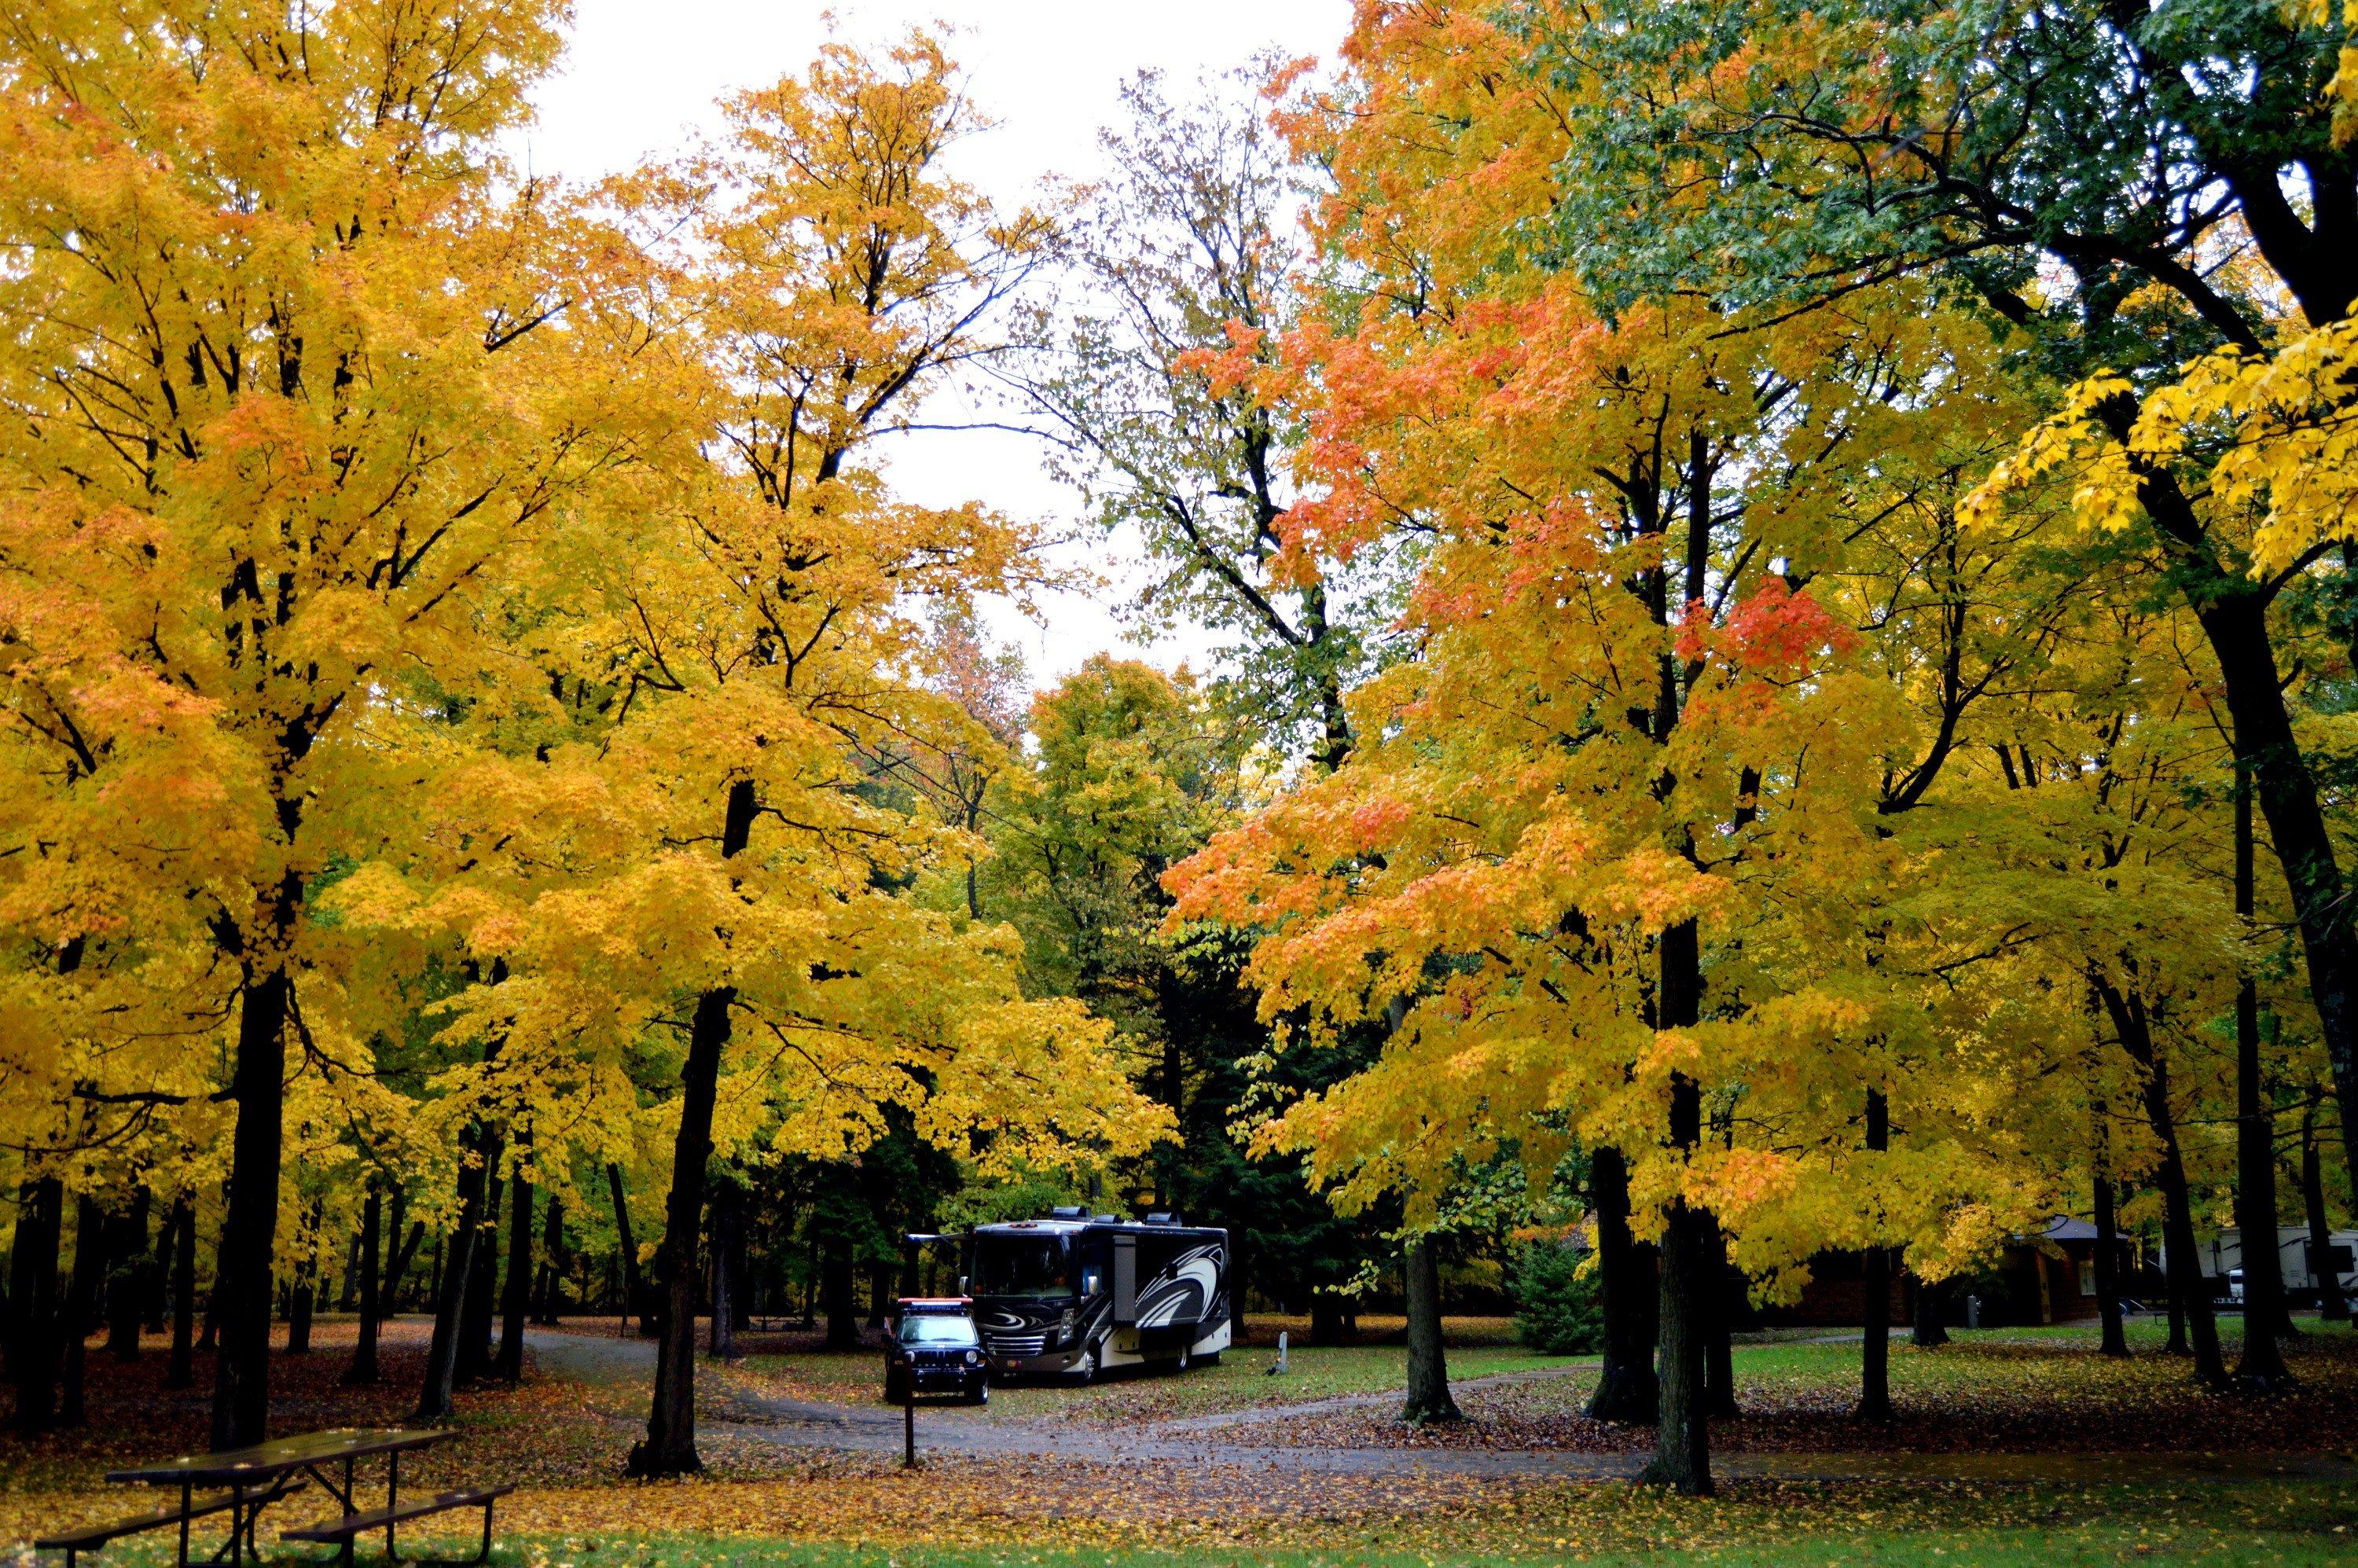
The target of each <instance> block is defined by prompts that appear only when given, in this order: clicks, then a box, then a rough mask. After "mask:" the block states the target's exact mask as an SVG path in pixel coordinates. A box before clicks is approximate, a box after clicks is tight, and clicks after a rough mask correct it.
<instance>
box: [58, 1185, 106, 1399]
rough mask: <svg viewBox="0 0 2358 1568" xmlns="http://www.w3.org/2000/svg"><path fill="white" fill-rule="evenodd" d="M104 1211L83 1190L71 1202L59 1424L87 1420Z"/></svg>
mask: <svg viewBox="0 0 2358 1568" xmlns="http://www.w3.org/2000/svg"><path fill="white" fill-rule="evenodd" d="M109 1228H110V1227H109V1226H108V1224H107V1218H106V1211H105V1210H104V1209H103V1208H101V1207H99V1206H98V1200H97V1199H96V1198H93V1197H92V1196H91V1195H89V1194H87V1193H85V1194H83V1195H81V1196H80V1197H79V1198H77V1199H76V1200H75V1203H74V1261H73V1278H72V1281H71V1282H70V1284H69V1285H68V1286H67V1288H66V1311H65V1322H64V1339H65V1376H64V1379H63V1381H62V1386H61V1391H60V1396H59V1401H58V1424H59V1426H81V1425H84V1424H85V1423H87V1422H89V1420H90V1411H89V1406H88V1404H87V1402H86V1400H85V1379H84V1373H85V1371H86V1370H87V1368H88V1366H89V1359H90V1355H89V1352H90V1331H91V1330H92V1328H94V1327H96V1326H97V1325H98V1286H99V1281H102V1280H103V1279H105V1278H106V1264H107V1257H106V1239H107V1238H106V1233H107V1231H108V1229H109Z"/></svg>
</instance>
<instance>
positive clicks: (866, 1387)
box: [738, 1345, 1570, 1423]
mask: <svg viewBox="0 0 2358 1568" xmlns="http://www.w3.org/2000/svg"><path fill="white" fill-rule="evenodd" d="M1276 1359H1277V1353H1276V1352H1275V1351H1273V1350H1261V1349H1243V1350H1231V1351H1229V1352H1228V1353H1227V1354H1226V1355H1224V1356H1223V1357H1221V1358H1220V1362H1219V1364H1218V1365H1217V1366H1215V1367H1198V1368H1194V1369H1193V1370H1191V1371H1188V1372H1186V1373H1184V1374H1180V1373H1174V1372H1166V1371H1161V1370H1153V1371H1141V1372H1131V1371H1129V1370H1127V1369H1122V1370H1117V1371H1116V1372H1113V1373H1111V1374H1109V1375H1108V1376H1107V1377H1105V1378H1104V1379H1101V1380H1100V1381H1098V1383H1096V1384H1094V1385H1091V1386H1090V1387H1087V1388H1076V1387H1073V1386H1070V1385H1066V1384H1057V1383H1011V1384H1004V1385H1000V1386H997V1387H995V1388H993V1390H991V1396H990V1408H991V1410H992V1411H993V1412H995V1413H997V1414H1001V1415H1009V1416H1018V1417H1022V1418H1025V1419H1043V1418H1045V1419H1050V1420H1068V1421H1082V1422H1108V1423H1112V1422H1120V1423H1129V1422H1139V1421H1167V1420H1173V1419H1179V1418H1184V1417H1190V1416H1205V1415H1218V1414H1225V1413H1228V1412H1230V1411H1241V1410H1249V1409H1253V1408H1255V1407H1258V1406H1263V1405H1279V1404H1298V1403H1303V1402H1304V1401H1307V1400H1324V1399H1331V1398H1334V1397H1336V1396H1337V1395H1344V1394H1379V1393H1386V1392H1389V1391H1390V1390H1395V1389H1400V1388H1402V1387H1404V1386H1405V1384H1406V1378H1407V1370H1406V1369H1407V1352H1406V1351H1405V1350H1403V1349H1401V1347H1400V1346H1390V1345H1348V1346H1321V1347H1317V1348H1306V1347H1305V1348H1303V1349H1299V1350H1293V1351H1292V1352H1290V1353H1289V1355H1288V1357H1287V1366H1288V1370H1287V1372H1286V1374H1285V1375H1284V1376H1283V1377H1271V1376H1269V1375H1268V1372H1269V1368H1270V1365H1271V1363H1272V1362H1274V1361H1275V1360H1276ZM1569 1364H1570V1363H1568V1362H1566V1361H1565V1360H1564V1359H1563V1358H1562V1357H1548V1356H1541V1354H1539V1353H1538V1352H1537V1351H1534V1350H1531V1349H1527V1348H1525V1347H1524V1346H1520V1345H1481V1346H1465V1347H1459V1348H1454V1349H1452V1350H1451V1351H1450V1353H1449V1372H1450V1376H1451V1377H1452V1378H1453V1379H1471V1378H1482V1377H1487V1376H1489V1375H1491V1374H1493V1373H1498V1372H1527V1371H1531V1370H1533V1369H1535V1368H1548V1367H1563V1366H1566V1365H1569ZM738 1372H739V1374H740V1375H741V1376H743V1377H744V1378H745V1379H746V1381H747V1382H748V1383H749V1384H751V1385H752V1387H753V1388H754V1389H755V1390H759V1391H766V1392H770V1393H773V1394H778V1395H782V1396H784V1397H788V1398H798V1399H815V1398H822V1399H833V1400H866V1399H881V1398H882V1388H883V1372H882V1360H881V1358H880V1357H878V1355H877V1353H876V1352H874V1351H856V1352H855V1351H842V1352H836V1353H832V1354H829V1353H817V1354H806V1355H798V1356H755V1357H748V1358H747V1359H746V1361H745V1362H744V1364H743V1366H742V1367H741V1368H738Z"/></svg>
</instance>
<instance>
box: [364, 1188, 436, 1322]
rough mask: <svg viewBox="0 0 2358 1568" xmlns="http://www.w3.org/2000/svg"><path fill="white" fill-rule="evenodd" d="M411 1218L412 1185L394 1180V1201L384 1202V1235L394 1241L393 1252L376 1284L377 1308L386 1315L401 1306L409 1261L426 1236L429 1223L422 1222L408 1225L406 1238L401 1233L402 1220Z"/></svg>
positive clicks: (397, 1310)
mask: <svg viewBox="0 0 2358 1568" xmlns="http://www.w3.org/2000/svg"><path fill="white" fill-rule="evenodd" d="M408 1218H409V1189H408V1188H406V1187H405V1186H402V1185H400V1184H397V1183H396V1184H395V1186H394V1189H393V1201H392V1202H391V1203H389V1204H387V1205H386V1206H385V1215H384V1238H385V1239H386V1240H387V1241H389V1242H391V1243H392V1255H391V1256H390V1257H388V1258H387V1259H386V1260H385V1264H384V1283H383V1284H381V1285H379V1286H378V1287H377V1291H376V1301H377V1310H378V1311H379V1312H381V1313H383V1314H385V1315H387V1316H391V1315H392V1314H395V1313H397V1312H399V1311H400V1310H401V1287H402V1283H403V1281H406V1280H407V1279H408V1277H409V1265H410V1264H411V1263H412V1262H413V1261H415V1260H416V1257H417V1248H418V1245H419V1243H420V1242H422V1241H424V1240H425V1238H426V1227H425V1225H424V1224H423V1223H422V1222H421V1223H418V1224H416V1225H412V1226H410V1227H409V1235H408V1238H407V1239H406V1240H405V1239H404V1238H403V1237H402V1234H401V1227H402V1225H403V1222H404V1221H406V1220H407V1219H408Z"/></svg>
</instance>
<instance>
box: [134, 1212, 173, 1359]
mask: <svg viewBox="0 0 2358 1568" xmlns="http://www.w3.org/2000/svg"><path fill="white" fill-rule="evenodd" d="M178 1241H179V1237H178V1234H177V1232H176V1231H175V1230H174V1228H173V1225H172V1211H171V1210H170V1209H166V1210H165V1211H164V1223H163V1224H161V1225H159V1226H157V1227H156V1255H155V1256H154V1257H153V1258H151V1259H149V1260H147V1288H146V1292H144V1299H145V1300H146V1313H147V1315H146V1320H145V1321H144V1323H143V1324H142V1326H141V1332H142V1333H143V1334H147V1335H159V1334H168V1333H170V1332H171V1327H172V1249H173V1247H174V1246H176V1245H178Z"/></svg>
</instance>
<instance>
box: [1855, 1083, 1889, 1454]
mask: <svg viewBox="0 0 2358 1568" xmlns="http://www.w3.org/2000/svg"><path fill="white" fill-rule="evenodd" d="M1866 1147H1867V1149H1868V1151H1869V1152H1873V1153H1877V1154H1881V1153H1885V1152H1888V1151H1889V1150H1890V1148H1891V1102H1890V1100H1888V1099H1887V1098H1885V1096H1884V1093H1883V1091H1882V1090H1881V1089H1869V1090H1867V1091H1866ZM1877 1163H1878V1164H1879V1163H1881V1162H1879V1161H1878V1162H1877ZM1860 1262H1861V1265H1862V1266H1861V1268H1860V1270H1859V1278H1860V1292H1861V1294H1862V1295H1864V1297H1865V1298H1866V1300H1865V1303H1864V1304H1865V1308H1866V1312H1865V1315H1864V1316H1863V1317H1862V1318H1861V1319H1860V1323H1859V1327H1860V1331H1861V1340H1860V1344H1859V1358H1858V1366H1859V1378H1858V1419H1859V1420H1861V1421H1889V1420H1890V1419H1891V1249H1889V1248H1888V1247H1885V1246H1882V1245H1880V1244H1877V1245H1875V1246H1871V1247H1869V1248H1867V1249H1866V1255H1865V1257H1863V1258H1862V1259H1861V1260H1860Z"/></svg>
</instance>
